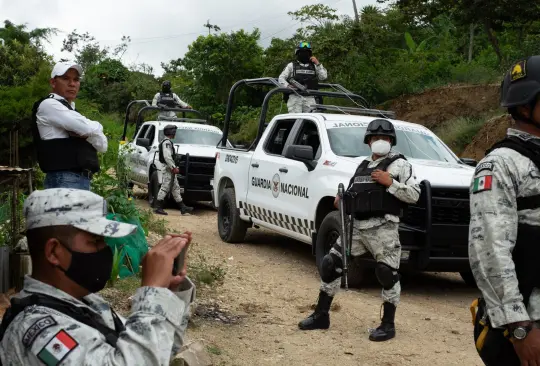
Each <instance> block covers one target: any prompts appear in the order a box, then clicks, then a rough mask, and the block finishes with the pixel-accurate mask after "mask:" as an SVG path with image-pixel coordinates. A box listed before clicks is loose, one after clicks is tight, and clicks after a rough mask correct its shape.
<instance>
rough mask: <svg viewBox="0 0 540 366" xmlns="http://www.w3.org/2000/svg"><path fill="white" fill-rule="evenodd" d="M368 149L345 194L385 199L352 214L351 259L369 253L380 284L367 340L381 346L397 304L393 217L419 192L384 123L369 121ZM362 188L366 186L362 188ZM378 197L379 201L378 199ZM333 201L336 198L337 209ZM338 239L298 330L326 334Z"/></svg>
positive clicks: (337, 276)
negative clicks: (377, 313) (379, 313)
mask: <svg viewBox="0 0 540 366" xmlns="http://www.w3.org/2000/svg"><path fill="white" fill-rule="evenodd" d="M364 143H366V144H369V145H370V148H371V151H372V154H373V155H372V156H371V157H368V158H367V159H366V160H364V162H363V163H362V164H360V166H359V167H358V169H357V170H356V172H355V174H354V176H353V177H352V178H351V181H350V183H349V188H348V190H351V191H354V192H361V191H362V190H363V189H364V188H362V186H369V187H371V188H373V187H375V189H377V190H379V191H381V192H382V194H383V195H388V198H387V200H386V201H385V202H391V206H385V207H383V208H382V210H381V211H380V212H379V211H377V212H374V211H369V212H364V213H363V214H362V215H361V216H358V215H359V214H358V213H357V214H356V220H354V224H353V235H352V246H351V255H352V256H353V257H355V256H360V255H363V254H365V253H367V252H369V253H371V254H372V255H373V257H374V258H375V260H376V261H377V265H376V269H375V273H376V275H377V278H378V280H379V282H380V283H381V285H382V287H383V290H382V299H383V308H384V314H383V317H382V319H381V320H382V322H381V325H380V326H379V327H378V328H377V329H375V330H374V331H372V332H371V334H370V336H369V339H370V340H372V341H376V342H377V341H386V340H388V339H391V338H394V337H395V333H396V332H395V326H394V318H395V313H396V306H397V305H398V304H399V296H400V292H401V285H400V283H399V275H398V269H399V264H400V259H401V244H400V242H399V233H398V226H399V217H398V216H399V212H400V211H401V209H402V208H403V207H404V204H405V203H415V202H416V201H418V198H419V197H420V187H419V185H418V183H417V182H416V177H415V175H414V172H413V169H412V166H411V164H410V163H409V162H408V161H407V160H406V159H405V157H404V156H403V155H401V154H398V153H395V152H393V151H391V147H392V146H394V145H395V144H396V132H395V130H394V126H393V125H392V123H390V121H387V120H381V119H377V120H374V121H372V122H371V123H370V124H369V125H368V127H367V131H366V134H365V137H364ZM364 183H367V184H364ZM379 197H380V196H379ZM338 200H339V196H337V197H336V202H335V205H336V206H337V204H338ZM342 245H343V243H342V241H341V238H338V239H337V241H336V243H335V244H334V246H333V248H332V249H331V250H330V253H329V254H327V255H326V256H325V257H324V258H323V260H322V263H321V268H320V269H319V270H320V272H321V280H322V281H321V282H322V283H321V287H320V291H319V299H318V303H317V307H316V309H315V312H314V313H313V314H311V315H310V316H309V317H308V318H307V319H305V320H303V321H301V322H300V323H299V324H298V326H299V328H300V329H302V330H312V329H328V328H329V326H330V316H329V313H328V312H329V310H330V305H331V303H332V300H333V298H334V296H335V295H336V294H337V292H338V290H339V288H340V287H341V277H342V275H341V273H342V268H343V262H342V254H341V246H342Z"/></svg>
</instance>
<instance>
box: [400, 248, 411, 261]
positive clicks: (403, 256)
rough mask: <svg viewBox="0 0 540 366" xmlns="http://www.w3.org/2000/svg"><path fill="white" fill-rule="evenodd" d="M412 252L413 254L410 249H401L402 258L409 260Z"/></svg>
mask: <svg viewBox="0 0 540 366" xmlns="http://www.w3.org/2000/svg"><path fill="white" fill-rule="evenodd" d="M410 254H411V252H410V251H408V250H402V251H401V259H402V260H408V259H409V255H410Z"/></svg>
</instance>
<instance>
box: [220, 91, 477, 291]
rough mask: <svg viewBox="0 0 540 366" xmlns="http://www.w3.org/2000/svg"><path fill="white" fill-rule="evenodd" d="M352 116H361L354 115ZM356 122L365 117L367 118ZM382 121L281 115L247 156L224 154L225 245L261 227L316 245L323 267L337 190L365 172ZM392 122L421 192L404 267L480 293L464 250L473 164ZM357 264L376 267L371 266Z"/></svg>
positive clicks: (408, 218)
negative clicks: (368, 135)
mask: <svg viewBox="0 0 540 366" xmlns="http://www.w3.org/2000/svg"><path fill="white" fill-rule="evenodd" d="M312 93H313V94H314V95H317V94H316V93H315V92H312ZM318 108H319V109H325V107H323V106H322V105H318ZM328 109H331V110H334V111H336V110H344V108H339V107H335V108H330V106H329V107H328ZM353 109H357V108H349V109H348V110H349V111H352V110H353ZM370 111H371V112H373V111H372V110H365V112H366V114H370V113H368V112H370ZM265 112H266V111H265V108H264V107H263V114H264V113H265ZM356 112H358V113H359V114H363V112H362V109H358V110H357V111H356ZM379 112H381V114H383V115H386V114H385V113H383V112H382V111H379ZM387 113H391V112H387ZM375 114H377V113H375ZM375 118H380V116H379V117H376V116H374V115H372V116H369V115H367V116H366V115H346V114H334V113H300V114H282V115H278V116H275V117H274V118H273V119H272V121H271V122H270V123H269V124H268V126H267V127H266V129H264V128H261V129H260V130H259V131H260V135H259V136H258V138H257V140H256V141H257V142H256V143H255V144H254V145H253V146H252V147H251V148H250V149H247V150H240V149H233V148H230V147H227V146H220V147H219V150H218V154H217V160H216V166H215V172H214V179H213V182H212V185H213V195H214V201H215V203H214V204H215V206H217V207H218V230H219V235H220V237H221V238H222V240H223V241H225V242H231V243H233V242H241V241H243V239H244V236H245V234H246V230H247V229H248V228H250V227H252V226H255V227H264V228H267V229H270V230H273V231H276V232H278V233H281V234H283V235H285V236H288V237H291V238H294V239H297V240H299V241H301V242H304V243H306V244H310V245H312V247H313V249H312V252H313V254H314V255H315V256H316V262H317V264H319V262H320V260H321V259H322V257H323V256H324V255H325V254H326V253H327V252H328V251H329V249H330V248H331V246H332V244H333V243H334V242H335V240H336V239H337V237H338V236H339V235H340V232H341V228H340V220H339V215H338V211H337V210H336V209H335V208H334V206H333V202H334V198H335V196H336V194H337V188H338V185H339V183H343V184H344V185H345V186H347V185H348V182H349V179H350V178H351V176H352V175H353V173H354V171H355V170H356V168H357V166H358V164H359V163H360V162H361V161H362V160H363V159H364V158H366V157H367V156H368V155H369V154H370V150H369V147H368V146H367V145H365V144H364V143H363V136H364V133H365V131H366V127H367V125H368V124H369V122H370V121H372V120H373V119H375ZM389 120H390V121H391V122H392V123H393V124H394V126H395V129H396V134H397V146H395V147H394V149H395V150H397V151H399V152H400V153H402V154H403V155H405V156H406V158H407V159H408V161H410V162H411V164H412V166H413V169H414V172H415V174H416V178H417V179H418V181H419V182H422V184H421V186H422V195H421V198H420V200H419V202H418V203H417V204H416V205H411V206H409V207H408V208H407V209H406V210H405V212H404V215H403V217H402V220H401V221H402V222H401V224H400V238H401V243H402V248H403V250H402V253H403V254H402V266H404V267H409V268H411V269H414V270H423V271H448V272H460V273H461V274H462V277H463V278H464V280H465V281H466V282H468V283H471V284H472V283H474V280H473V278H472V276H471V274H470V268H469V261H468V254H467V253H468V252H467V248H468V245H467V242H468V227H469V218H470V216H469V184H470V181H471V178H472V176H473V173H474V168H473V167H472V166H474V165H475V162H474V161H472V160H468V159H459V158H458V157H457V156H456V155H455V154H454V153H453V152H452V151H451V150H450V149H449V148H448V147H447V146H446V145H445V144H444V143H443V142H442V141H441V140H440V139H439V138H438V137H437V136H436V135H435V134H433V133H432V132H431V131H430V130H429V129H427V128H425V127H423V126H421V125H418V124H414V123H408V122H404V121H398V120H395V119H389ZM226 123H227V120H226ZM260 123H261V124H264V120H262V119H261V121H260ZM224 131H227V126H226V127H225V129H224ZM224 138H226V136H224ZM471 165H472V166H471ZM359 261H362V262H365V263H371V264H372V263H373V259H372V258H370V257H369V256H366V257H365V258H360V259H359ZM351 265H354V263H351ZM357 267H359V266H357ZM362 267H366V266H365V265H364V266H362ZM356 272H358V271H356ZM350 273H353V271H351V272H350ZM351 276H352V274H350V275H349V280H350V282H351V281H352V282H353V283H354V282H355V279H354V278H351ZM359 277H361V276H359ZM357 280H359V279H358V278H357ZM471 281H472V282H471Z"/></svg>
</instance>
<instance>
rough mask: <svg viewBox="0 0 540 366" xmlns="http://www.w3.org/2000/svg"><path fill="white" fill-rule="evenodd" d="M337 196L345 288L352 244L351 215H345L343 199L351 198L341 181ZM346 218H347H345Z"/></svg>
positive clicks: (347, 284)
mask: <svg viewBox="0 0 540 366" xmlns="http://www.w3.org/2000/svg"><path fill="white" fill-rule="evenodd" d="M338 196H339V216H340V218H341V257H342V261H343V272H342V276H344V278H345V289H348V288H349V282H348V279H347V272H348V271H349V268H348V256H349V254H350V252H351V245H352V231H353V217H352V215H347V212H346V210H345V207H346V206H345V199H350V198H352V197H351V196H350V194H349V193H347V192H346V191H345V186H344V185H343V183H339V186H338ZM346 219H348V220H346Z"/></svg>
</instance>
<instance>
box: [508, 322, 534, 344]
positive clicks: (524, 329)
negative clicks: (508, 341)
mask: <svg viewBox="0 0 540 366" xmlns="http://www.w3.org/2000/svg"><path fill="white" fill-rule="evenodd" d="M531 329H532V323H531V324H527V325H526V326H523V325H520V326H517V327H515V328H514V329H513V330H512V331H511V332H510V334H511V335H512V337H513V338H515V339H518V340H520V341H521V340H523V339H525V337H527V334H529V332H530V331H531Z"/></svg>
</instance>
